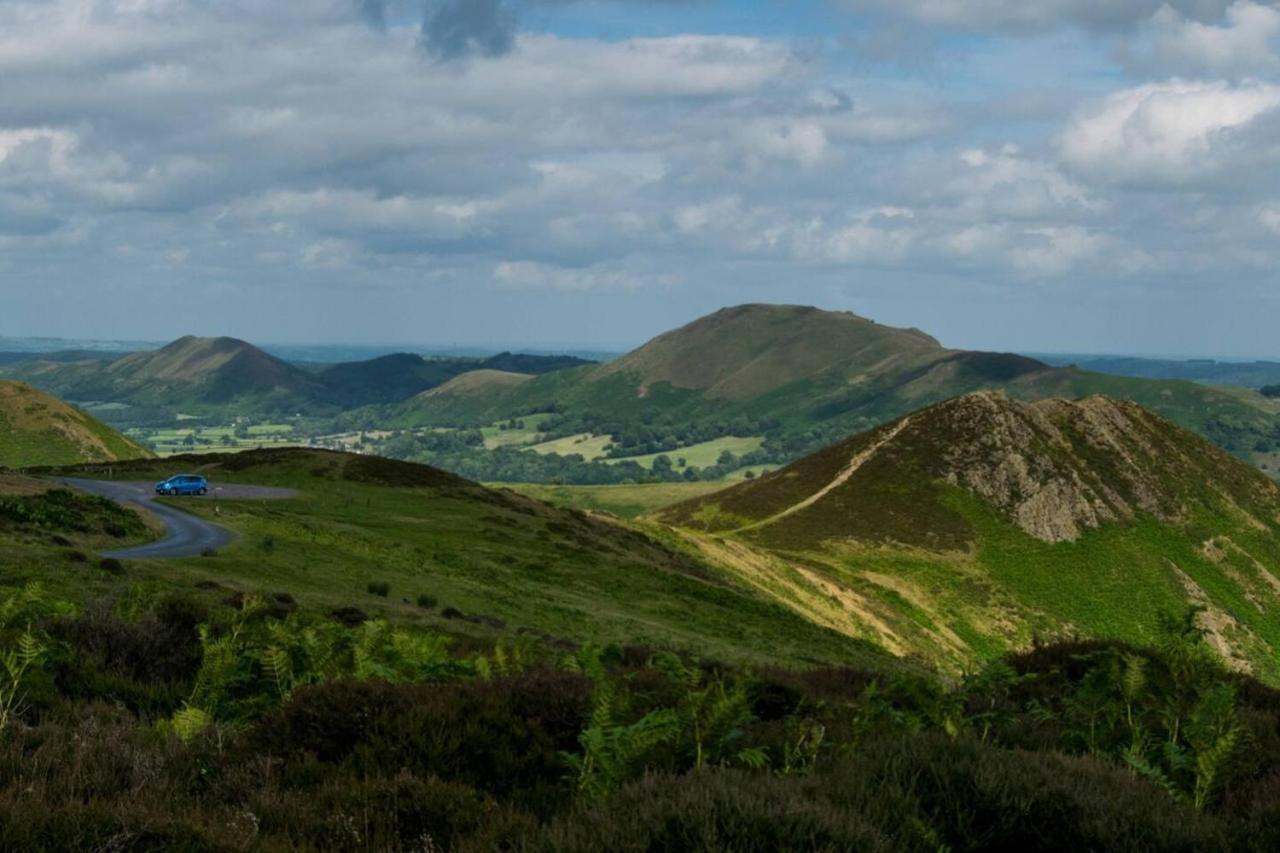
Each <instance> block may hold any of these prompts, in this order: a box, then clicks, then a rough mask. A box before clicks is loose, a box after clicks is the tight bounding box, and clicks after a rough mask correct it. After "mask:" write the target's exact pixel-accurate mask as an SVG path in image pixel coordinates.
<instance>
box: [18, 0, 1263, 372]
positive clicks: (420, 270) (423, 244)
mask: <svg viewBox="0 0 1280 853" xmlns="http://www.w3.org/2000/svg"><path fill="white" fill-rule="evenodd" d="M1278 166H1280V6H1277V5H1276V4H1274V3H1263V2H1253V0H1235V2H1232V0H1169V2H1159V0H1036V2H1027V0H791V2H782V0H307V2H305V3H267V2H262V0H0V335H10V336H64V337H85V338H96V339H111V338H120V339H142V340H157V339H168V338H172V337H178V336H179V335H182V334H187V333H194V334H206V335H209V334H227V335H235V336H238V337H243V338H246V339H249V340H254V341H260V342H276V343H318V342H332V343H369V344H379V343H386V342H392V341H394V342H403V343H413V344H419V345H424V346H465V345H474V344H481V345H488V344H493V345H500V346H516V347H518V346H537V347H541V348H548V347H550V348H555V347H557V346H564V347H570V346H572V347H596V348H600V349H610V350H618V349H624V348H626V347H629V346H631V345H634V344H637V343H639V342H641V341H643V340H644V339H646V338H648V337H650V336H651V335H653V334H656V333H659V332H661V331H664V330H666V329H669V328H672V327H674V326H678V325H680V324H683V323H685V322H688V321H690V320H692V319H694V318H695V317H697V316H700V315H702V314H704V313H707V312H710V311H713V310H715V309H717V308H719V307H722V306H725V305H731V304H738V303H743V302H781V303H798V304H813V305H819V306H821V307H824V308H831V309H839V310H852V311H855V312H857V313H859V314H862V315H864V316H868V317H871V318H873V319H876V320H879V321H881V322H885V323H891V324H894V325H901V326H916V327H919V328H922V329H925V330H926V331H928V332H930V333H931V334H933V335H935V336H936V337H938V338H939V339H941V340H942V341H943V342H944V343H945V344H947V345H950V346H956V347H967V348H981V349H999V350H1018V351H1032V352H1053V351H1068V352H1078V353H1085V352H1116V353H1162V354H1186V355H1219V356H1241V357H1248V356H1258V357H1280V335H1278V334H1277V332H1278V330H1280V322H1278V321H1280V286H1278V285H1280V276H1278V275H1277V269H1278V268H1280V168H1277V167H1278Z"/></svg>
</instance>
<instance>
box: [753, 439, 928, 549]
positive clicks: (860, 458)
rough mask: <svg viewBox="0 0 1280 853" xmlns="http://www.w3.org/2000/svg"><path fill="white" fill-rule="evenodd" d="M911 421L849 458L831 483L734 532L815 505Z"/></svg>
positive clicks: (779, 518) (780, 518)
mask: <svg viewBox="0 0 1280 853" xmlns="http://www.w3.org/2000/svg"><path fill="white" fill-rule="evenodd" d="M909 423H911V418H910V417H906V418H903V419H902V420H901V421H899V422H898V425H897V426H895V427H894V428H893V429H891V430H889V431H888V432H887V433H885V434H884V435H883V436H881V437H880V438H879V439H877V440H876V441H875V443H873V444H872V445H871V446H870V447H868V448H866V449H865V450H863V451H862V452H861V453H857V454H855V455H854V457H853V458H852V459H850V460H849V463H848V464H847V465H845V466H844V468H842V469H841V470H840V473H839V474H837V475H836V477H835V479H834V480H832V481H831V482H830V483H827V484H826V485H825V486H823V487H822V488H821V489H819V490H818V491H816V492H814V493H813V494H812V495H809V497H807V498H805V499H804V500H802V501H800V503H798V504H795V505H794V506H789V507H787V508H786V509H784V510H783V511H782V512H780V513H777V514H776V515H771V516H769V517H768V518H766V519H764V520H763V521H757V522H755V523H753V524H748V525H747V526H746V527H741V528H739V529H738V530H736V531H734V532H735V533H741V532H742V531H745V530H755V529H756V528H759V527H766V526H768V525H770V524H773V523H775V522H778V521H781V520H782V519H784V518H786V517H787V516H789V515H795V514H796V513H797V512H802V511H804V510H806V509H808V508H809V507H811V506H813V505H814V504H816V503H817V502H818V501H820V500H822V499H823V498H825V497H826V496H827V495H829V494H831V493H832V492H834V491H835V490H836V489H838V488H840V487H841V486H843V485H844V484H845V483H847V482H849V480H851V479H852V478H853V475H854V474H856V473H858V469H859V468H861V467H862V466H863V465H866V464H867V462H868V461H870V460H871V458H872V457H874V456H875V455H876V454H877V453H879V452H880V448H882V447H884V446H885V445H886V444H888V443H889V442H891V441H893V440H894V439H895V438H897V437H898V435H899V434H900V433H901V432H902V431H903V430H904V429H906V428H907V424H909Z"/></svg>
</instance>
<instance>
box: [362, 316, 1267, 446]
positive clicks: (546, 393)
mask: <svg viewBox="0 0 1280 853" xmlns="http://www.w3.org/2000/svg"><path fill="white" fill-rule="evenodd" d="M996 389H998V390H1002V391H1004V392H1006V393H1007V394H1009V395H1010V396H1011V397H1013V398H1017V399H1026V400H1036V399H1044V398H1049V397H1064V398H1079V397H1084V396H1088V395H1091V394H1098V393H1104V394H1108V395H1110V396H1112V397H1117V398H1121V399H1129V400H1133V401H1136V402H1139V403H1142V404H1143V405H1145V406H1147V407H1149V408H1150V409H1152V410H1154V411H1156V412H1158V413H1160V414H1162V415H1164V416H1165V417H1168V418H1169V419H1170V420H1173V421H1174V422H1176V423H1178V424H1181V425H1182V426H1184V427H1187V428H1189V429H1193V430H1196V431H1198V432H1201V433H1202V434H1205V435H1207V436H1210V437H1211V438H1212V439H1213V440H1214V441H1216V442H1218V443H1219V444H1221V445H1222V446H1225V447H1228V448H1230V449H1232V450H1235V451H1238V452H1241V453H1244V452H1251V451H1252V450H1253V449H1254V448H1255V446H1256V445H1258V444H1259V443H1264V442H1266V443H1269V442H1273V441H1277V440H1280V428H1278V423H1280V421H1278V419H1277V416H1278V414H1280V405H1277V404H1276V403H1275V402H1274V401H1272V400H1268V399H1266V398H1264V397H1262V396H1261V395H1259V394H1257V393H1256V392H1253V391H1249V390H1246V389H1242V388H1216V387H1210V386H1206V385H1200V384H1196V383H1192V382H1185V381H1177V380H1151V379H1140V378H1129V377H1119V376H1112V375H1107V374H1102V373H1095V372H1091V371H1087V370H1081V369H1079V368H1075V367H1052V366H1050V365H1047V364H1045V363H1043V362H1041V361H1037V360H1036V359H1033V358H1028V357H1026V356H1021V355H1015V354H1011V353H991V352H973V351H966V350H954V349H948V348H946V347H944V346H942V345H941V344H940V343H939V342H938V341H937V340H935V339H934V338H932V337H930V336H929V335H927V334H925V333H924V332H921V331H919V330H917V329H899V328H894V327H891V326H884V325H881V324H879V323H876V322H874V321H872V320H867V319H865V318H862V317H858V316H856V315H854V314H851V313H847V312H832V311H822V310H819V309H817V308H810V307H802V306H790V305H741V306H738V307H735V308H726V309H723V310H721V311H717V312H716V313H714V314H711V315H709V316H707V317H703V318H701V319H699V320H696V321H694V322H692V323H690V324H688V325H686V326H683V327H681V328H679V329H676V330H674V331H672V332H668V333H666V334H663V335H660V336H659V337H657V338H654V339H653V340H652V341H650V342H649V343H647V344H645V345H644V346H642V347H640V348H639V349H637V350H635V351H633V352H631V353H628V354H626V355H624V356H622V357H621V358H619V359H617V360H616V361H612V362H609V363H606V364H602V365H592V366H585V367H579V368H576V369H571V370H564V371H559V372H556V373H553V374H550V375H546V376H540V377H537V378H535V379H533V380H531V381H528V382H521V383H511V382H501V383H495V384H494V385H493V386H492V387H489V388H487V389H483V391H484V393H480V391H481V389H478V388H477V387H475V386H474V385H471V386H468V387H467V388H466V389H465V390H463V389H459V390H458V391H457V393H451V389H447V388H441V389H437V390H436V391H435V392H433V393H430V394H424V395H419V396H418V397H416V398H413V399H411V400H408V401H406V402H405V403H402V404H400V405H398V406H396V407H393V408H392V409H391V410H389V412H388V413H387V416H386V419H387V420H388V421H389V422H391V423H394V424H398V425H403V426H414V425H452V426H473V425H477V424H483V423H489V422H492V421H494V420H498V419H505V418H509V417H514V416H519V415H523V414H529V413H533V412H544V411H555V412H558V413H561V414H566V415H569V416H575V417H579V418H584V419H587V421H588V427H590V426H591V424H590V421H592V420H595V421H608V422H609V423H607V424H600V425H599V427H598V428H596V429H595V430H594V431H596V432H604V431H606V429H605V427H606V426H607V427H610V428H613V429H616V428H617V427H618V425H619V424H623V425H624V426H625V425H626V424H627V423H640V422H642V421H643V422H647V423H654V422H659V423H670V424H688V423H693V422H701V423H708V424H712V425H714V424H716V423H725V424H727V423H731V422H733V421H734V420H735V419H748V420H750V421H751V422H752V423H753V426H754V428H757V429H760V430H762V431H764V432H766V433H767V434H769V435H771V436H774V437H778V438H779V440H780V444H783V445H785V444H786V443H787V442H785V441H782V440H781V439H782V438H785V437H787V436H793V437H795V436H805V435H808V437H809V442H810V444H812V442H813V441H815V440H817V441H820V440H821V439H824V438H825V439H827V440H833V439H834V438H836V437H838V436H840V435H847V434H848V433H850V432H853V431H857V430H860V429H866V428H869V427H872V426H875V425H877V424H880V423H884V422H885V421H888V420H891V419H893V418H895V417H898V416H900V415H902V414H905V413H907V412H909V411H912V410H914V409H917V408H920V407H922V406H927V405H930V404H932V403H935V402H939V401H941V400H945V399H949V398H951V397H955V396H958V395H961V394H966V393H970V392H974V391H980V390H996ZM795 446H797V447H802V446H804V444H803V442H799V443H796V444H795ZM793 458H794V457H793Z"/></svg>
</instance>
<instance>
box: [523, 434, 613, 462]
mask: <svg viewBox="0 0 1280 853" xmlns="http://www.w3.org/2000/svg"><path fill="white" fill-rule="evenodd" d="M611 444H613V436H611V435H592V434H591V433H581V434H579V435H567V436H565V437H564V438H555V439H552V440H550V441H544V442H542V443H541V444H535V445H533V446H532V447H530V448H529V450H532V451H533V452H534V453H541V454H543V455H546V454H549V453H556V454H559V455H560V456H571V455H573V454H575V453H576V454H578V455H580V456H581V457H582V458H583V459H585V460H587V461H588V462H589V461H591V460H592V459H600V458H602V457H603V456H604V453H605V449H606V448H607V447H608V446H609V445H611Z"/></svg>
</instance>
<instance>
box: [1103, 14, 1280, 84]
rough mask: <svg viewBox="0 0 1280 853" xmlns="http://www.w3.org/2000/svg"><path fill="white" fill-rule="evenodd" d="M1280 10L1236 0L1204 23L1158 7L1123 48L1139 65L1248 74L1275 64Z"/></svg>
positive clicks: (1279, 64)
mask: <svg viewBox="0 0 1280 853" xmlns="http://www.w3.org/2000/svg"><path fill="white" fill-rule="evenodd" d="M1278 39H1280V9H1277V8H1275V7H1274V6H1267V5H1262V4H1260V3H1254V2H1249V0H1239V2H1236V3H1233V4H1232V5H1231V7H1230V8H1229V9H1227V12H1226V16H1225V18H1224V20H1222V21H1220V22H1210V23H1205V22H1202V21H1198V20H1195V19H1194V18H1188V17H1185V16H1183V15H1182V14H1180V13H1179V12H1177V11H1175V10H1174V9H1173V8H1171V7H1169V6H1163V7H1161V8H1160V10H1159V11H1157V12H1156V13H1155V14H1154V15H1153V16H1152V17H1151V19H1150V20H1149V21H1147V22H1146V23H1145V24H1144V25H1143V26H1142V28H1141V30H1140V32H1139V36H1138V38H1137V40H1136V43H1135V44H1134V45H1133V46H1131V47H1129V48H1127V49H1126V50H1125V51H1124V52H1123V56H1124V58H1125V60H1126V62H1127V63H1129V64H1130V65H1131V66H1134V67H1136V68H1138V69H1148V70H1154V71H1157V72H1169V71H1172V72H1174V73H1179V74H1189V75H1200V74H1208V75H1228V76H1248V75H1257V74H1265V73H1268V72H1274V71H1276V70H1277V69H1280V42H1278Z"/></svg>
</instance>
